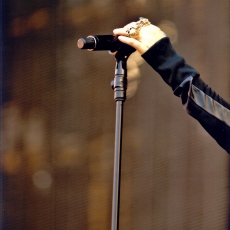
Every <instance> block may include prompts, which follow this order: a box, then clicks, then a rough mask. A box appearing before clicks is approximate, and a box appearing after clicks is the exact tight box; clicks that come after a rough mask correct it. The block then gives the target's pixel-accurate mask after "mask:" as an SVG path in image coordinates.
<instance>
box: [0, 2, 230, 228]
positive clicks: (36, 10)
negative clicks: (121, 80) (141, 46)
mask: <svg viewBox="0 0 230 230" xmlns="http://www.w3.org/2000/svg"><path fill="white" fill-rule="evenodd" d="M229 15H230V13H229V1H228V0H221V1H219V0H211V1H200V0H183V1H182V0H161V1H160V0H124V1H121V0H103V1H100V0H75V1H74V0H59V1H54V0H52V1H51V0H46V1H45V0H34V1H28V0H21V1H15V0H8V1H3V3H2V32H3V33H2V34H3V40H2V53H3V55H2V81H1V83H2V100H1V102H2V113H1V115H2V122H1V130H2V138H1V139H2V140H1V142H2V147H1V150H2V154H1V156H2V157H1V163H2V167H1V175H2V176H1V185H2V196H1V197H2V198H1V199H2V208H1V210H2V212H1V216H2V221H1V225H2V229H4V230H16V229H17V230H54V229H55V230H59V229H60V230H63V229H66V230H67V229H68V230H73V229H74V230H76V229H79V230H107V229H110V225H111V203H112V200H111V198H112V179H113V178H112V176H113V175H112V174H113V149H114V130H115V103H114V101H113V91H112V89H111V87H110V81H111V80H112V79H113V77H114V66H115V60H114V57H113V56H111V55H109V54H108V53H107V52H106V51H105V52H99V51H98V52H88V51H85V50H84V51H83V50H80V49H78V48H77V40H78V38H80V37H86V36H87V35H89V34H112V30H113V29H114V28H117V27H122V26H124V25H125V24H127V23H129V22H131V21H137V20H138V18H139V17H140V16H143V17H146V18H148V19H149V20H150V21H151V22H152V23H153V24H155V25H158V26H160V27H161V28H162V30H163V31H165V32H166V34H167V35H168V36H169V37H170V39H171V41H172V43H173V45H174V47H175V49H176V50H177V51H178V53H180V54H181V55H182V56H184V57H185V58H186V60H187V62H188V63H189V64H191V65H192V66H194V67H195V68H196V69H197V70H198V71H199V72H200V74H201V77H202V78H203V79H204V80H205V82H206V83H208V84H209V85H210V86H211V87H212V88H214V89H215V90H216V91H217V92H219V93H220V94H221V96H223V97H224V98H225V99H226V100H227V101H230V80H229V79H230V78H229V72H230V68H229V61H230V56H229V53H230V52H229V51H230V48H229V45H230V39H229V38H230V36H229V33H230V30H229V26H230V20H229V19H230V17H229ZM128 68H129V72H128V78H129V88H128V99H127V101H126V102H125V113H124V129H123V133H124V135H123V159H122V160H123V161H122V182H121V212H120V216H121V217H120V229H121V230H127V229H132V230H142V229H145V230H152V229H157V230H158V229H162V230H163V229H170V230H174V229H175V230H178V229H180V230H181V229H186V230H187V229H192V230H194V229H198V230H200V229H205V230H206V229H209V230H222V229H227V225H228V212H229V210H228V200H229V199H228V196H229V188H228V171H229V160H228V154H227V153H226V152H225V151H224V150H222V149H221V148H220V147H219V146H218V145H217V144H216V143H215V141H214V140H213V139H212V138H211V137H210V136H209V135H208V134H207V133H206V132H205V131H204V130H203V129H202V128H201V127H200V125H199V124H198V123H197V122H196V121H195V120H194V119H193V118H191V117H189V116H188V115H187V114H186V113H185V112H184V111H183V108H182V106H181V102H180V99H179V98H177V97H175V96H174V95H173V92H172V91H171V89H170V88H169V87H168V86H167V85H166V84H165V83H164V82H163V81H162V79H161V78H160V77H159V76H158V74H156V73H155V72H154V70H152V69H151V68H150V67H149V66H148V65H147V63H145V62H143V60H142V59H141V58H140V56H139V55H136V54H133V55H132V56H131V57H130V58H129V61H128Z"/></svg>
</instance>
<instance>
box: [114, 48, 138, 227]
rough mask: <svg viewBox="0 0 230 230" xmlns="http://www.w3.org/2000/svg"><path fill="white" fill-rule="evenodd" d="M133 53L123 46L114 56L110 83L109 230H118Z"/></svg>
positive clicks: (132, 50)
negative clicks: (125, 110) (129, 62)
mask: <svg viewBox="0 0 230 230" xmlns="http://www.w3.org/2000/svg"><path fill="white" fill-rule="evenodd" d="M134 51H135V50H134V49H133V48H132V47H130V46H127V45H124V46H123V47H122V48H121V49H120V50H118V52H117V53H116V56H115V57H116V66H115V77H114V80H113V81H112V88H113V90H114V100H115V102H116V125H115V148H114V171H113V198H112V223H111V230H118V229H119V211H120V210H119V209H120V181H121V156H122V125H123V104H124V102H125V100H126V89H127V60H128V57H129V56H130V54H131V53H133V52H134Z"/></svg>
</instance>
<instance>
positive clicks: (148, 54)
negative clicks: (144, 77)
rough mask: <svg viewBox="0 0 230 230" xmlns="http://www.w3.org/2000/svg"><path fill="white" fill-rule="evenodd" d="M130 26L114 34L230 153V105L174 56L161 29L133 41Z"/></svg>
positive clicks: (152, 29)
mask: <svg viewBox="0 0 230 230" xmlns="http://www.w3.org/2000/svg"><path fill="white" fill-rule="evenodd" d="M130 25H131V24H128V25H127V26H130ZM127 26H126V27H124V28H121V29H117V30H114V34H115V35H122V36H119V37H118V38H119V40H120V41H122V42H124V43H126V44H128V45H131V46H133V47H134V48H135V49H136V50H137V51H138V52H139V53H140V54H141V55H142V57H143V58H144V59H145V60H146V62H147V63H148V64H149V65H150V66H151V67H152V68H153V69H154V70H155V71H157V72H158V73H159V74H160V76H161V77H162V79H163V80H164V81H165V82H166V83H167V84H168V85H169V86H170V87H171V88H172V90H173V92H174V94H175V95H176V96H178V97H180V98H181V101H182V104H183V107H184V108H185V110H186V112H187V113H188V114H189V115H191V116H192V117H194V118H195V119H196V120H198V122H199V123H200V124H201V125H202V126H203V128H204V129H205V130H206V131H207V132H208V133H209V134H210V135H211V136H212V137H213V138H214V139H215V140H216V141H217V143H218V144H219V145H220V146H221V147H222V148H223V149H225V150H226V151H227V152H228V153H230V104H229V103H227V102H226V101H225V100H224V99H223V98H221V97H220V96H219V95H218V94H217V93H216V92H215V91H213V90H212V89H211V88H210V87H209V86H207V85H206V84H205V83H204V82H203V81H202V79H201V78H200V76H199V73H198V72H197V71H196V70H195V69H194V68H193V67H191V66H189V65H188V64H187V63H186V62H185V60H184V58H183V57H181V56H180V55H178V54H177V53H176V52H175V50H174V49H173V47H172V45H171V43H170V40H169V38H167V37H166V36H165V35H164V33H163V32H162V31H161V30H160V29H159V28H158V27H155V26H153V25H150V26H146V27H143V28H141V30H140V36H139V38H138V39H133V38H129V37H127V33H126V28H127Z"/></svg>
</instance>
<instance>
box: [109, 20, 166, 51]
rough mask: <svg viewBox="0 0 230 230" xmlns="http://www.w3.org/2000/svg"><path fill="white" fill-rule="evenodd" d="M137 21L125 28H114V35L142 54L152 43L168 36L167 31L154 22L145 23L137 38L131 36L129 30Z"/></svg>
mask: <svg viewBox="0 0 230 230" xmlns="http://www.w3.org/2000/svg"><path fill="white" fill-rule="evenodd" d="M135 26H136V22H131V23H129V24H127V25H126V26H124V27H123V28H118V29H114V30H113V34H114V36H118V39H119V40H120V41H121V42H123V43H125V44H127V45H130V46H132V47H133V48H135V49H136V50H137V51H138V52H139V53H140V54H141V55H142V54H144V53H145V52H146V51H147V50H148V49H149V48H150V47H151V46H152V45H154V44H155V43H156V42H157V41H159V40H160V39H162V38H164V37H166V35H165V33H164V32H163V31H161V29H160V28H158V27H157V26H154V25H152V24H149V25H144V26H142V27H141V28H140V29H139V33H138V36H137V37H136V38H131V37H129V34H128V30H129V28H131V27H135Z"/></svg>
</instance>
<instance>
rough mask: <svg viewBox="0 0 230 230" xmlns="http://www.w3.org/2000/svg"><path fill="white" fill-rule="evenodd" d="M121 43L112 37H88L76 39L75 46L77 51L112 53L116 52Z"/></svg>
mask: <svg viewBox="0 0 230 230" xmlns="http://www.w3.org/2000/svg"><path fill="white" fill-rule="evenodd" d="M121 44H122V43H121V42H120V41H119V40H118V38H117V37H115V36H113V35H89V36H88V37H86V38H80V39H78V42H77V46H78V48H79V49H87V50H89V51H100V50H109V51H111V52H112V53H113V52H115V51H118V50H119V48H120V47H121Z"/></svg>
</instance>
